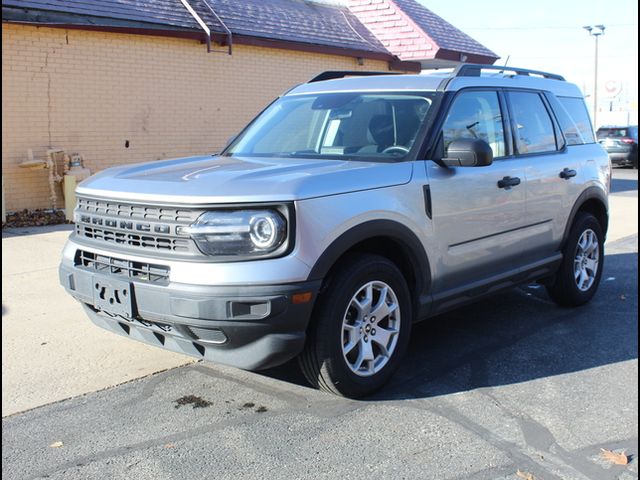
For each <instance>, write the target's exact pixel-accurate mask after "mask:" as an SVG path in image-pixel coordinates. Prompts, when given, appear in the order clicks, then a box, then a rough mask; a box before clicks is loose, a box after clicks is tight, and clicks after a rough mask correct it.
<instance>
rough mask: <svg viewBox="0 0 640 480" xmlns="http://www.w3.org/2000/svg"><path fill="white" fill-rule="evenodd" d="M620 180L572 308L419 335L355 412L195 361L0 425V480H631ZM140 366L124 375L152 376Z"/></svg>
mask: <svg viewBox="0 0 640 480" xmlns="http://www.w3.org/2000/svg"><path fill="white" fill-rule="evenodd" d="M615 176H616V180H615V182H614V194H613V195H612V235H610V241H609V242H608V244H607V256H606V259H605V271H604V276H603V282H602V284H601V287H600V290H599V292H598V293H597V295H596V297H595V298H594V300H593V301H592V302H591V303H590V304H589V305H587V306H585V307H582V308H579V309H571V310H570V309H562V308H559V307H557V306H556V305H555V304H553V303H551V302H550V301H549V299H548V298H547V296H546V293H545V292H544V289H543V288H541V287H539V286H537V285H530V286H524V287H521V288H518V289H515V290H513V291H511V292H509V293H506V294H504V295H500V296H497V297H494V298H491V299H489V300H485V301H483V302H480V303H478V304H475V305H472V306H469V307H466V308H463V309H459V310H456V311H454V312H451V313H450V314H447V315H444V316H441V317H439V318H437V319H435V321H433V322H429V323H424V324H420V325H417V326H416V327H415V328H414V331H413V334H412V341H411V345H410V349H409V353H408V356H407V358H406V359H405V361H404V362H403V364H402V366H401V368H400V370H399V371H398V373H397V374H396V375H395V377H394V379H393V380H392V382H391V384H390V385H388V386H387V387H386V388H385V389H383V390H382V391H380V392H379V393H377V394H376V395H374V396H372V397H370V398H367V399H365V400H361V401H353V400H346V399H341V398H338V397H334V396H331V395H328V394H324V393H321V392H318V391H316V390H313V389H311V388H310V387H309V386H308V385H307V384H306V383H305V381H304V380H303V379H302V377H301V375H300V373H299V372H298V370H297V369H296V368H295V365H293V364H288V365H285V366H282V367H279V368H277V369H273V370H270V371H268V372H264V373H262V374H255V373H249V372H244V371H241V370H237V369H233V368H228V367H223V366H218V365H213V364H205V363H195V364H189V365H185V366H181V367H178V368H172V369H169V370H166V371H162V372H159V373H156V374H153V375H149V376H145V377H143V378H140V379H136V380H133V381H129V382H127V383H124V384H121V385H119V386H117V387H114V388H108V389H105V390H101V391H97V392H89V393H85V394H83V395H80V396H76V397H74V398H71V399H68V400H63V401H57V402H54V403H49V402H47V403H48V404H46V405H43V406H40V407H38V408H35V409H32V410H29V411H25V412H22V413H15V414H11V415H9V416H6V417H5V418H3V421H2V424H3V431H2V460H3V461H2V474H3V478H12V479H13V478H15V479H18V478H19V479H29V478H54V479H57V478H64V479H76V478H77V479H86V478H100V479H101V478H114V479H119V478H123V479H124V478H127V479H174V478H175V479H178V478H180V479H184V478H250V479H254V478H255V479H261V478H269V479H280V478H282V479H285V478H286V479H290V478H309V479H316V478H327V479H334V478H350V479H351V478H353V479H359V478H394V479H396V478H398V479H399V478H406V479H437V480H445V479H460V480H462V479H465V480H480V479H486V480H488V479H492V480H497V479H521V478H527V477H526V474H531V475H532V477H531V478H535V479H537V480H540V479H544V480H553V479H567V480H568V479H576V480H582V479H591V480H609V479H611V480H613V479H619V480H629V479H637V478H638V470H637V468H638V467H637V465H638V462H637V454H638V362H637V352H638V325H637V319H638V315H637V312H638V292H637V285H638V277H637V275H638V263H637V262H638V254H637V252H638V248H637V245H638V238H637V231H638V230H637V172H634V171H631V170H616V175H615ZM634 209H635V210H634ZM634 212H635V213H634ZM634 222H635V223H634ZM3 249H4V239H3ZM4 276H5V272H4V264H3V280H4ZM4 304H5V295H4V287H3V306H4ZM4 326H5V314H4V311H3V327H4ZM130 343H133V342H130ZM4 344H5V329H4V328H3V347H4ZM87 355H90V352H88V353H87ZM24 358H27V357H24ZM73 358H74V359H77V358H78V357H76V356H74V357H73ZM141 358H142V360H140V361H141V362H142V364H139V363H138V359H137V358H132V359H130V363H131V368H132V369H133V368H144V369H148V368H150V366H149V365H145V362H146V359H145V358H144V357H141ZM53 360H54V359H52V361H53ZM179 360H180V361H182V358H181V359H179ZM9 361H11V359H9ZM25 361H27V362H28V359H27V360H25ZM5 362H6V359H5V357H4V352H3V387H4V384H5ZM60 363H61V365H60V367H59V368H60V369H61V370H62V371H65V369H67V368H68V367H66V366H65V361H62V362H60ZM23 368H26V369H28V368H29V366H28V365H27V366H26V367H25V366H23ZM103 368H104V366H103V365H101V364H94V365H92V368H91V369H87V371H86V374H87V375H90V374H91V373H89V372H90V371H92V372H93V375H94V376H100V374H101V373H102V370H103ZM69 371H73V370H69ZM13 372H14V373H15V370H13ZM41 381H42V382H43V384H42V385H41V387H42V389H43V391H46V390H47V389H48V388H53V387H54V386H53V385H49V384H48V383H53V382H52V381H51V382H47V381H46V380H41ZM12 385H18V387H16V388H19V381H18V380H15V379H12ZM4 403H5V397H4V392H3V412H4ZM3 414H4V413H3ZM601 448H604V449H609V450H612V451H615V452H622V451H624V453H625V454H626V455H627V456H628V458H629V460H630V462H629V464H628V465H624V466H623V465H613V464H611V463H610V462H608V461H606V460H604V459H603V458H602V457H601ZM518 472H520V473H519V474H518Z"/></svg>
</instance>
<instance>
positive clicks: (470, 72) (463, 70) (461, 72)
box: [451, 63, 565, 82]
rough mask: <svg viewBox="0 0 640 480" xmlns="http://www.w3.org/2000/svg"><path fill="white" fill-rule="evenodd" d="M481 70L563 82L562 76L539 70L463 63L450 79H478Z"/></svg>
mask: <svg viewBox="0 0 640 480" xmlns="http://www.w3.org/2000/svg"><path fill="white" fill-rule="evenodd" d="M482 70H496V71H497V72H514V73H515V74H516V75H525V76H529V75H539V76H541V77H544V78H549V79H552V80H560V81H563V82H564V81H565V78H564V77H563V76H562V75H558V74H556V73H549V72H542V71H540V70H529V69H527V68H517V67H506V66H501V65H483V64H472V63H463V64H462V65H458V66H457V67H456V68H455V69H454V70H453V73H452V75H451V76H452V77H479V76H480V75H481V74H482Z"/></svg>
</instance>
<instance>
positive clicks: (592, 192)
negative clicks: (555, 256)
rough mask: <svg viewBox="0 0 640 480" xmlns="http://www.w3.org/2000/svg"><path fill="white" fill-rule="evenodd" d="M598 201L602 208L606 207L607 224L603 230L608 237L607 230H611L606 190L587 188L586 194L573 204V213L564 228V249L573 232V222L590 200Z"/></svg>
mask: <svg viewBox="0 0 640 480" xmlns="http://www.w3.org/2000/svg"><path fill="white" fill-rule="evenodd" d="M594 199H595V200H598V201H599V202H600V203H601V204H602V206H603V207H604V210H605V212H606V213H607V215H606V224H605V225H603V226H602V227H603V230H604V233H605V235H606V233H607V230H608V228H609V201H608V200H607V195H606V193H605V192H604V190H603V189H602V188H600V187H595V186H591V187H589V188H587V189H586V190H585V191H584V192H582V193H581V194H580V196H579V197H578V199H577V200H576V202H575V203H574V204H573V208H572V209H571V213H570V214H569V220H568V221H567V225H566V226H565V228H564V235H563V236H562V248H563V249H564V246H565V244H566V242H567V239H568V238H569V232H570V231H571V227H572V226H573V222H574V220H575V218H576V215H577V214H578V212H579V211H580V209H581V208H582V206H583V205H584V204H585V203H587V202H588V201H589V200H594Z"/></svg>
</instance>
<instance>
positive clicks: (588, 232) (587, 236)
mask: <svg viewBox="0 0 640 480" xmlns="http://www.w3.org/2000/svg"><path fill="white" fill-rule="evenodd" d="M603 266H604V234H603V233H602V227H601V225H600V222H598V220H597V219H596V218H595V217H594V216H593V215H591V214H590V213H586V212H579V213H578V215H577V216H576V218H575V221H574V223H573V226H572V227H571V231H570V233H569V238H568V239H567V244H566V245H565V248H564V251H563V259H562V264H561V266H560V269H559V270H558V272H557V273H556V275H555V277H554V279H553V281H552V283H551V284H549V285H548V286H547V292H548V293H549V296H550V297H551V298H552V299H553V301H554V302H556V303H557V304H558V305H560V306H562V307H578V306H580V305H584V304H585V303H587V302H589V301H590V300H591V299H592V298H593V296H594V295H595V293H596V291H597V290H598V285H599V284H600V278H601V277H602V268H603Z"/></svg>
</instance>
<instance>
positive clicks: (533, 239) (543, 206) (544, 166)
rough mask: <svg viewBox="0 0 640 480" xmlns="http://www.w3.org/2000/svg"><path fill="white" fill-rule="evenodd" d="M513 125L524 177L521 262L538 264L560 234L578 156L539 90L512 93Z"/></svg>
mask: <svg viewBox="0 0 640 480" xmlns="http://www.w3.org/2000/svg"><path fill="white" fill-rule="evenodd" d="M507 99H508V103H509V106H510V114H511V117H510V118H511V127H512V131H513V136H514V147H515V155H516V158H518V159H520V160H521V161H524V162H525V164H526V166H525V176H526V179H527V187H526V196H527V208H526V217H527V223H528V229H527V231H528V236H527V237H526V239H524V241H523V243H522V255H523V258H525V259H527V260H528V261H535V260H539V259H540V260H541V259H543V258H546V257H549V256H551V255H553V254H554V253H555V252H556V251H557V249H558V247H559V244H560V241H561V239H562V235H563V234H564V226H565V225H566V219H567V217H568V215H569V212H570V211H571V207H572V206H573V203H572V202H571V201H570V199H571V198H573V196H574V195H572V191H573V190H575V192H578V191H579V188H580V187H579V186H578V185H577V183H576V179H577V178H578V176H579V174H580V161H581V156H580V155H579V152H570V151H569V150H568V148H567V146H566V140H565V138H564V136H563V135H562V132H561V131H560V127H559V125H558V123H557V121H556V119H555V116H554V115H553V113H552V109H551V105H550V103H549V101H548V100H547V98H546V97H545V95H544V94H543V93H542V92H537V91H525V90H510V91H508V92H507Z"/></svg>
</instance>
